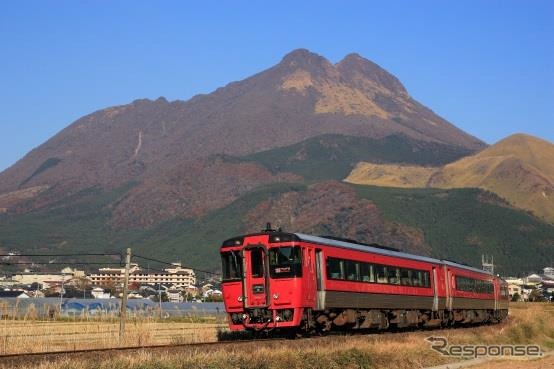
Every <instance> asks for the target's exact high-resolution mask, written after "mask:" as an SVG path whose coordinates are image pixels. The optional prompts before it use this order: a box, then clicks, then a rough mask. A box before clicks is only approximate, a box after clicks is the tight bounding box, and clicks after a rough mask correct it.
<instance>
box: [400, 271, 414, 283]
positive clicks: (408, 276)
mask: <svg viewBox="0 0 554 369" xmlns="http://www.w3.org/2000/svg"><path fill="white" fill-rule="evenodd" d="M400 284H401V285H403V286H411V285H412V271H411V270H410V269H405V268H400Z"/></svg>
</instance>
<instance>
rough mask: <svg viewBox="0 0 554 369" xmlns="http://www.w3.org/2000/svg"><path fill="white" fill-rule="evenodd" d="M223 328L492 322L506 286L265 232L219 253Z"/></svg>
mask: <svg viewBox="0 0 554 369" xmlns="http://www.w3.org/2000/svg"><path fill="white" fill-rule="evenodd" d="M221 258H222V265H223V280H222V289H223V298H224V303H225V309H226V311H227V313H228V315H229V324H230V328H231V329H232V330H252V331H264V330H273V329H277V330H291V331H292V330H301V331H305V332H315V331H329V330H331V329H334V328H335V327H342V328H343V329H344V328H349V329H388V328H389V327H397V328H403V327H415V326H423V327H440V326H449V325H455V324H472V323H485V322H500V321H502V320H503V319H504V318H506V316H507V314H508V301H509V298H508V287H507V284H506V282H505V281H503V280H502V279H500V278H498V277H495V276H494V275H492V274H490V273H487V272H484V271H482V270H479V269H476V268H472V267H469V266H466V265H461V264H458V263H454V262H451V261H447V260H438V259H433V258H429V257H424V256H417V255H412V254H407V253H404V252H400V251H398V250H395V249H392V248H388V247H383V246H379V245H376V244H363V243H359V242H356V241H353V240H346V239H339V238H334V237H316V236H310V235H305V234H300V233H286V232H282V231H280V230H279V231H275V230H271V227H270V226H269V225H268V229H267V230H266V231H263V232H261V233H256V234H249V235H245V236H240V237H235V238H231V239H229V240H226V241H225V242H223V246H222V247H221Z"/></svg>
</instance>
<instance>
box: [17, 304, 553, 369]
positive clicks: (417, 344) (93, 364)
mask: <svg viewBox="0 0 554 369" xmlns="http://www.w3.org/2000/svg"><path fill="white" fill-rule="evenodd" d="M21 324H23V323H21ZM166 324H170V323H156V324H153V325H150V326H145V327H144V328H141V329H143V330H142V331H141V332H143V334H144V335H145V336H149V335H150V336H155V335H156V334H155V333H154V332H149V333H148V332H147V331H152V330H155V329H161V328H162V327H164V326H167V325H166ZM130 326H132V325H130ZM68 329H69V328H68ZM201 329H206V327H202V328H201ZM211 329H214V330H215V327H212V328H211ZM70 331H71V330H70ZM137 332H138V328H137ZM430 335H434V336H443V337H446V338H447V339H448V340H449V343H450V344H462V343H474V344H477V343H479V344H508V343H518V344H539V345H540V346H541V347H542V348H543V350H545V351H546V350H550V349H552V348H554V305H550V304H539V303H536V304H534V303H530V304H523V303H516V304H512V305H511V307H510V316H509V318H508V320H507V322H505V323H502V324H498V325H490V326H481V327H472V328H457V329H446V330H433V331H413V332H401V333H382V334H357V335H338V336H327V337H318V338H311V339H303V340H290V341H282V340H279V341H263V342H254V343H242V344H234V345H225V346H216V347H213V346H212V347H208V348H206V349H203V348H199V347H194V348H187V347H180V348H176V349H164V351H159V350H148V349H144V350H141V351H139V352H138V353H137V352H133V353H117V354H116V353H109V354H106V355H103V354H95V360H90V357H87V356H86V355H85V356H83V357H82V358H59V359H55V360H54V361H49V362H40V363H37V362H34V363H32V364H26V365H19V366H18V367H19V368H22V369H23V368H26V369H30V368H41V369H54V368H65V369H69V368H75V369H93V368H94V369H97V368H98V369H108V368H110V369H111V368H116V369H119V368H121V369H139V368H140V369H154V368H164V369H174V368H213V369H218V368H223V369H227V368H228V369H231V368H245V369H249V368H252V369H254V368H256V369H257V368H268V369H278V368H286V369H294V368H314V369H316V368H317V369H327V368H329V369H331V368H347V369H348V368H376V369H384V368H398V369H412V368H425V367H428V366H434V365H439V364H444V363H448V362H454V361H459V359H453V358H445V357H442V356H440V355H439V354H437V353H435V352H434V351H433V350H431V349H430V347H429V344H428V343H427V342H426V341H425V338H426V337H428V336H430ZM181 336H182V334H181ZM197 337H198V339H200V337H201V335H199V336H197ZM205 337H206V339H207V340H210V339H212V340H213V339H214V336H210V335H209V334H207V333H206V335H205ZM135 338H136V336H135Z"/></svg>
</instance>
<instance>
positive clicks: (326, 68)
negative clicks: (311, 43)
mask: <svg viewBox="0 0 554 369" xmlns="http://www.w3.org/2000/svg"><path fill="white" fill-rule="evenodd" d="M279 65H281V66H284V67H285V68H287V69H290V70H297V69H304V70H306V71H308V72H311V73H314V74H320V73H322V74H327V73H332V72H333V71H334V66H333V64H331V63H330V62H329V60H327V59H325V58H324V57H323V56H321V55H319V54H316V53H314V52H311V51H310V50H308V49H296V50H293V51H291V52H290V53H288V54H287V55H285V56H284V57H283V60H282V61H281V63H279Z"/></svg>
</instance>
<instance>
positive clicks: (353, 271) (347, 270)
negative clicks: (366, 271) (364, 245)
mask: <svg viewBox="0 0 554 369" xmlns="http://www.w3.org/2000/svg"><path fill="white" fill-rule="evenodd" d="M344 274H345V275H346V280H347V281H358V280H360V277H359V276H358V263H356V262H355V261H351V260H344Z"/></svg>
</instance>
